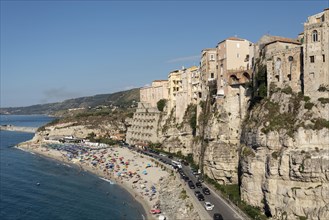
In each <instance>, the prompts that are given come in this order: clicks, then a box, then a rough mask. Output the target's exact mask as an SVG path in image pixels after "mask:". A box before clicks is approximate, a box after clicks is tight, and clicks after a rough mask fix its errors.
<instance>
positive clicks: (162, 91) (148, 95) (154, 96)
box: [140, 80, 168, 107]
mask: <svg viewBox="0 0 329 220" xmlns="http://www.w3.org/2000/svg"><path fill="white" fill-rule="evenodd" d="M160 99H168V80H154V81H153V82H152V84H151V86H147V87H143V88H141V89H140V101H141V102H142V103H149V104H150V105H151V106H152V107H156V106H157V102H158V101H159V100H160Z"/></svg>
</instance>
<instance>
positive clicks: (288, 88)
mask: <svg viewBox="0 0 329 220" xmlns="http://www.w3.org/2000/svg"><path fill="white" fill-rule="evenodd" d="M281 91H282V92H283V93H285V94H292V88H291V87H290V86H287V87H285V88H283V89H282V90H281Z"/></svg>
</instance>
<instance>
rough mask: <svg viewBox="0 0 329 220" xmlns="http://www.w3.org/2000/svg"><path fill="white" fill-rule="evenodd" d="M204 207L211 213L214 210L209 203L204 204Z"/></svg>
mask: <svg viewBox="0 0 329 220" xmlns="http://www.w3.org/2000/svg"><path fill="white" fill-rule="evenodd" d="M204 207H205V209H206V210H207V211H211V210H213V209H214V207H215V206H214V205H213V204H211V203H210V202H205V203H204Z"/></svg>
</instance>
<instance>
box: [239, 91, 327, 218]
mask: <svg viewBox="0 0 329 220" xmlns="http://www.w3.org/2000/svg"><path fill="white" fill-rule="evenodd" d="M307 103H310V102H309V99H308V97H303V96H301V94H299V95H297V94H293V93H289V92H281V91H280V92H277V93H274V94H273V95H272V96H271V98H270V99H268V100H265V101H263V102H262V103H260V104H259V105H258V106H257V107H256V108H254V109H253V110H252V111H251V112H250V114H249V116H248V120H247V121H246V123H245V125H244V127H243V132H242V135H241V143H242V144H243V145H244V147H243V149H242V150H241V158H240V165H241V176H240V178H241V188H240V190H241V197H242V199H243V200H244V201H246V202H247V203H248V204H250V205H252V206H256V207H260V208H264V210H265V213H266V214H267V215H268V216H272V217H274V218H275V219H299V218H303V217H304V218H307V219H328V218H329V129H328V122H329V114H328V112H329V104H323V103H321V102H316V103H310V104H307ZM310 106H311V107H310Z"/></svg>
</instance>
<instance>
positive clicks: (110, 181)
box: [99, 177, 115, 185]
mask: <svg viewBox="0 0 329 220" xmlns="http://www.w3.org/2000/svg"><path fill="white" fill-rule="evenodd" d="M99 178H100V179H102V180H104V181H106V182H109V183H110V184H112V185H113V184H115V182H114V181H112V180H109V179H106V178H102V177H99Z"/></svg>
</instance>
